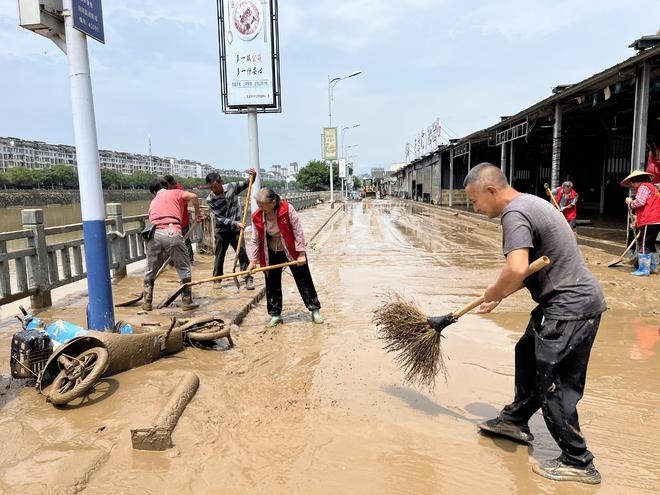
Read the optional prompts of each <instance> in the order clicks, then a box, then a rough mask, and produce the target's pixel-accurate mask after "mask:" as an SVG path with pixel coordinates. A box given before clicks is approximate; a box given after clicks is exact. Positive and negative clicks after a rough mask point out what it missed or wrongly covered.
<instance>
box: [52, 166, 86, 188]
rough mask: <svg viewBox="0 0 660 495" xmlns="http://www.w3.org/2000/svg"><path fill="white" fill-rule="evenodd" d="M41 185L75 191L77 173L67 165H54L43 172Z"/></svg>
mask: <svg viewBox="0 0 660 495" xmlns="http://www.w3.org/2000/svg"><path fill="white" fill-rule="evenodd" d="M43 172H44V177H43V183H44V185H46V186H51V187H57V188H60V189H77V188H78V173H77V172H76V169H75V168H73V167H70V166H68V165H55V166H54V167H51V168H49V169H45V170H43Z"/></svg>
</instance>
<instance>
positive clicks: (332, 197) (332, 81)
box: [328, 70, 362, 208]
mask: <svg viewBox="0 0 660 495" xmlns="http://www.w3.org/2000/svg"><path fill="white" fill-rule="evenodd" d="M360 74H362V71H361V70H356V71H355V72H352V73H350V74H349V75H347V76H343V77H334V78H332V79H331V78H330V75H328V127H332V90H333V88H334V87H335V85H336V84H337V83H338V82H339V81H343V80H344V79H348V78H350V77H355V76H357V75H360ZM334 207H335V191H334V184H333V178H332V162H330V208H334Z"/></svg>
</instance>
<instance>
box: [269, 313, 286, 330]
mask: <svg viewBox="0 0 660 495" xmlns="http://www.w3.org/2000/svg"><path fill="white" fill-rule="evenodd" d="M282 323H284V320H283V319H282V317H281V316H280V315H271V316H270V321H269V322H268V325H266V326H267V327H269V328H273V327H276V326H277V325H281V324H282Z"/></svg>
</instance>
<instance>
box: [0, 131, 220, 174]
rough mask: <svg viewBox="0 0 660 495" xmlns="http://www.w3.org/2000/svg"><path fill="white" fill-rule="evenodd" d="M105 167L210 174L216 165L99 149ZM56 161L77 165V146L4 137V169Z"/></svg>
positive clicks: (0, 162)
mask: <svg viewBox="0 0 660 495" xmlns="http://www.w3.org/2000/svg"><path fill="white" fill-rule="evenodd" d="M99 161H100V163H101V168H107V169H110V170H116V171H117V172H120V173H122V174H127V175H129V174H133V173H135V172H146V173H150V174H157V175H167V174H171V175H178V176H180V177H206V174H208V173H209V172H211V171H213V170H214V168H213V167H212V166H211V165H208V164H206V163H200V162H197V161H194V160H187V159H180V158H171V157H160V156H153V155H142V154H136V153H125V152H122V151H110V150H99ZM55 165H69V166H71V167H75V166H76V148H75V147H74V146H69V145H66V144H49V143H44V142H41V141H28V140H24V139H18V138H11V137H9V138H4V137H0V171H3V172H4V171H6V170H7V169H9V168H12V167H24V168H27V169H44V168H50V167H53V166H55Z"/></svg>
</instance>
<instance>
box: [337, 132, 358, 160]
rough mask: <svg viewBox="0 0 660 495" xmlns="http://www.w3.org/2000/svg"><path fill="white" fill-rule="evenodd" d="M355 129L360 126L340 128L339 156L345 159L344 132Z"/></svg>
mask: <svg viewBox="0 0 660 495" xmlns="http://www.w3.org/2000/svg"><path fill="white" fill-rule="evenodd" d="M356 127H360V124H354V125H348V126H346V127H342V128H341V146H342V151H341V156H343V157H346V151H345V148H344V145H345V143H344V131H347V130H349V129H355V128H356Z"/></svg>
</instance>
